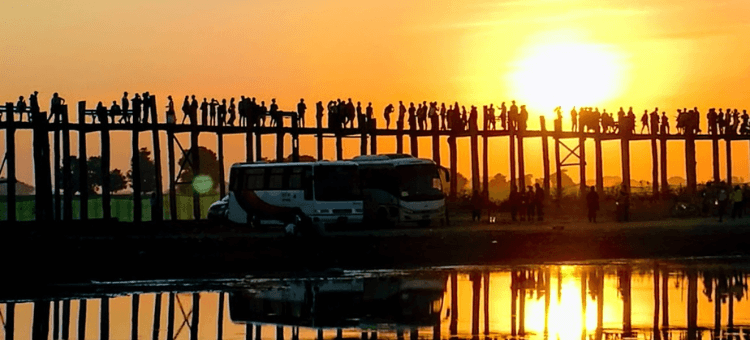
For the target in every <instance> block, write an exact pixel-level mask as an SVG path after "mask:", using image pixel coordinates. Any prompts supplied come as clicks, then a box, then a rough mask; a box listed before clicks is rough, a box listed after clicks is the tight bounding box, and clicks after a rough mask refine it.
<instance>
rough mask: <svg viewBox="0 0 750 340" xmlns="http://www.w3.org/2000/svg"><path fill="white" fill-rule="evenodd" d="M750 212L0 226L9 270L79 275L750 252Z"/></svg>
mask: <svg viewBox="0 0 750 340" xmlns="http://www.w3.org/2000/svg"><path fill="white" fill-rule="evenodd" d="M748 222H750V219H738V220H729V221H725V222H723V223H719V222H717V221H716V219H709V218H698V219H668V220H662V221H647V222H628V223H616V222H606V223H587V222H580V221H565V220H561V219H560V220H551V221H545V222H531V223H508V222H507V221H504V222H502V223H497V224H489V223H472V222H471V221H466V220H463V219H454V220H453V221H452V223H451V226H449V227H436V228H430V229H418V228H401V229H389V230H344V231H336V232H330V233H328V234H326V235H324V236H318V237H309V238H290V237H284V236H283V234H282V233H281V231H280V230H279V229H276V230H268V231H255V230H249V229H246V228H244V227H241V226H227V225H219V224H215V223H211V222H208V221H197V222H196V221H180V222H179V224H173V223H170V222H164V223H160V224H156V223H151V222H147V223H141V224H137V225H136V224H132V223H119V222H113V221H106V222H105V221H101V220H98V221H97V220H93V221H89V222H81V223H76V224H74V225H72V226H70V225H67V226H64V227H63V226H62V225H60V224H45V225H42V224H39V223H33V222H27V223H18V224H15V225H12V226H11V225H8V224H6V225H7V226H8V227H6V228H3V230H1V231H0V254H1V255H2V258H3V259H5V261H4V262H5V265H4V266H3V267H4V271H5V273H6V277H9V278H13V279H14V280H18V281H19V282H37V283H44V282H76V281H88V280H130V279H147V278H149V279H150V278H174V277H181V278H189V277H206V276H217V277H221V276H235V277H236V276H237V275H240V276H241V275H254V274H258V273H264V272H286V271H288V272H299V271H308V270H309V271H312V270H323V269H329V268H342V269H376V268H389V269H400V268H403V269H409V268H417V267H422V266H450V265H497V264H531V263H543V262H559V261H585V260H607V259H625V258H671V257H705V256H750V223H748Z"/></svg>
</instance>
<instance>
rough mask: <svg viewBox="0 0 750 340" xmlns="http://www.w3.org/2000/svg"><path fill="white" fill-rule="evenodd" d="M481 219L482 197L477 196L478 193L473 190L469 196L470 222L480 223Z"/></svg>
mask: <svg viewBox="0 0 750 340" xmlns="http://www.w3.org/2000/svg"><path fill="white" fill-rule="evenodd" d="M481 219H482V197H481V196H479V192H478V191H476V190H474V192H473V193H472V194H471V220H472V221H473V222H478V221H481Z"/></svg>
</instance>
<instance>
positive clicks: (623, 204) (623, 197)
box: [617, 183, 630, 222]
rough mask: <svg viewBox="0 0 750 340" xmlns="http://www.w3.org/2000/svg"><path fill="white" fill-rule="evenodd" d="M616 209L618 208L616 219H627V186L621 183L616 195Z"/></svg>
mask: <svg viewBox="0 0 750 340" xmlns="http://www.w3.org/2000/svg"><path fill="white" fill-rule="evenodd" d="M617 210H618V221H625V222H627V221H628V220H629V214H630V193H629V192H628V186H627V185H626V184H625V183H623V184H622V187H621V188H620V192H619V193H618V195H617Z"/></svg>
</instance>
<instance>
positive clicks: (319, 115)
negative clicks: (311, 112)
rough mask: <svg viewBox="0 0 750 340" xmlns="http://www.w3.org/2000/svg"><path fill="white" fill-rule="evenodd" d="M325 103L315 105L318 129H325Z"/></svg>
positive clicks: (320, 102)
mask: <svg viewBox="0 0 750 340" xmlns="http://www.w3.org/2000/svg"><path fill="white" fill-rule="evenodd" d="M323 109H324V108H323V101H318V102H317V103H315V122H316V123H317V124H318V128H322V127H323V116H324V114H323Z"/></svg>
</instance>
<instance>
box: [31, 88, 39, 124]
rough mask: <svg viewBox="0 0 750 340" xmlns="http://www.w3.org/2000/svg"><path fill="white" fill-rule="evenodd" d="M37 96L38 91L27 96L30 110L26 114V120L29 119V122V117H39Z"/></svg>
mask: <svg viewBox="0 0 750 340" xmlns="http://www.w3.org/2000/svg"><path fill="white" fill-rule="evenodd" d="M38 95H39V92H38V91H34V93H32V94H31V95H30V96H29V109H31V110H30V111H29V113H28V119H29V121H31V117H36V116H38V115H39V97H38Z"/></svg>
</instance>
